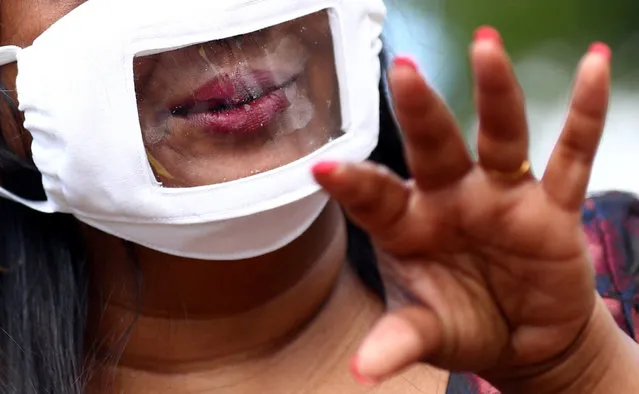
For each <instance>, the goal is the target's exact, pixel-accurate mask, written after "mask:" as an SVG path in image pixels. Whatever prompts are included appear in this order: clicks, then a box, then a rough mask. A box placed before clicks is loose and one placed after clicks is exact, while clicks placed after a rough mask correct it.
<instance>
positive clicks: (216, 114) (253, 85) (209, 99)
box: [171, 71, 294, 135]
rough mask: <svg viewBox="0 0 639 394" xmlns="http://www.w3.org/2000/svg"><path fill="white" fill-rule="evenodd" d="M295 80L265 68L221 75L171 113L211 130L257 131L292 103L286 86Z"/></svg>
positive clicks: (224, 131) (174, 108)
mask: <svg viewBox="0 0 639 394" xmlns="http://www.w3.org/2000/svg"><path fill="white" fill-rule="evenodd" d="M293 82H294V78H291V79H289V80H288V81H284V82H281V81H277V80H276V78H275V76H274V75H273V73H270V72H263V71H252V72H250V73H244V74H240V73H236V74H233V75H223V76H218V77H216V78H214V79H213V80H211V81H209V82H208V83H206V84H204V85H203V86H201V87H200V88H198V89H196V90H195V92H194V93H193V94H192V95H191V96H190V98H189V99H188V100H185V101H183V102H182V103H180V104H178V105H175V106H172V107H171V114H172V115H173V116H175V117H180V118H184V119H186V120H187V121H188V122H189V123H191V124H192V125H194V126H195V127H198V128H200V129H202V130H204V131H206V132H210V133H215V134H242V135H247V134H251V133H255V132H258V131H259V130H261V129H263V128H264V127H266V126H268V125H269V124H271V123H272V122H274V121H275V119H276V118H277V116H278V115H279V114H280V113H282V112H283V111H284V110H285V109H286V108H288V107H289V106H290V102H289V100H288V99H287V97H286V94H285V92H284V88H285V87H286V86H288V85H290V84H291V83H293Z"/></svg>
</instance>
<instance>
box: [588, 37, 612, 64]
mask: <svg viewBox="0 0 639 394" xmlns="http://www.w3.org/2000/svg"><path fill="white" fill-rule="evenodd" d="M588 53H596V54H598V55H600V56H601V57H603V58H604V59H606V60H607V61H610V59H612V51H611V50H610V47H609V46H608V45H606V44H604V43H603V42H600V41H597V42H593V43H592V44H590V47H589V48H588Z"/></svg>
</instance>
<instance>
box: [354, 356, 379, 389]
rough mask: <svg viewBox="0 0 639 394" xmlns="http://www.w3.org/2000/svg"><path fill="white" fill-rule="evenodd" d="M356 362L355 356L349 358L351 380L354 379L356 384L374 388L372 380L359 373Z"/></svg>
mask: <svg viewBox="0 0 639 394" xmlns="http://www.w3.org/2000/svg"><path fill="white" fill-rule="evenodd" d="M357 362H358V360H357V356H354V357H353V358H351V364H350V368H349V369H350V371H351V376H353V379H355V381H356V382H357V383H359V384H361V385H363V386H374V385H375V383H376V382H375V381H374V380H373V379H370V378H367V377H365V376H364V375H362V374H361V373H360V372H359V369H358V368H357Z"/></svg>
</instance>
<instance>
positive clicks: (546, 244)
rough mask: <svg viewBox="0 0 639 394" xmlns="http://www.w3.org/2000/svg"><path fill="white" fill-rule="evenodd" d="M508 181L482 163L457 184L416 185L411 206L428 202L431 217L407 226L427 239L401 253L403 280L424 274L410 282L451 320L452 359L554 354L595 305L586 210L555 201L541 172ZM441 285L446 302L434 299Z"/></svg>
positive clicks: (482, 364) (464, 362) (446, 362)
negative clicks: (508, 184) (432, 188)
mask: <svg viewBox="0 0 639 394" xmlns="http://www.w3.org/2000/svg"><path fill="white" fill-rule="evenodd" d="M473 178H477V179H473ZM477 185H481V187H478V186H477ZM502 189H503V186H502V185H499V184H495V183H494V182H492V181H491V180H490V179H489V178H488V177H487V176H486V174H485V172H484V171H483V170H482V169H480V168H476V169H475V170H473V171H471V172H470V173H469V174H468V175H467V177H466V178H464V179H463V180H461V182H458V183H456V184H454V185H452V186H451V187H450V188H449V190H438V191H437V192H436V193H429V192H426V193H424V192H421V191H419V190H418V189H417V188H415V190H414V191H413V197H412V198H414V199H415V200H416V201H415V202H414V203H413V205H412V209H414V210H416V211H421V212H429V213H430V214H429V215H427V217H424V218H420V220H423V222H425V223H430V224H431V226H429V227H428V228H427V229H425V228H424V226H423V225H419V224H417V223H415V225H414V226H410V227H409V228H406V229H405V230H404V234H405V235H407V236H409V237H415V239H417V238H419V239H422V240H423V241H422V243H421V245H420V249H421V250H420V251H419V252H418V251H415V254H411V256H410V257H400V259H399V261H397V263H398V264H396V265H395V271H396V272H397V273H398V275H406V278H403V279H404V280H403V281H402V282H403V283H416V284H417V285H416V286H410V285H409V286H410V291H411V292H412V293H413V294H414V295H415V296H416V298H417V299H419V300H422V301H423V302H426V303H428V304H429V307H430V308H432V309H434V310H435V311H436V313H437V315H438V316H439V318H440V319H441V320H443V321H444V322H445V324H446V325H447V327H446V331H447V335H448V336H449V338H448V339H447V341H448V342H450V343H449V345H448V346H449V347H451V348H453V349H455V350H454V351H453V352H452V353H448V354H444V355H442V360H441V364H440V365H441V366H445V367H447V368H455V369H463V370H486V369H495V368H497V367H499V368H501V367H502V364H514V365H521V364H527V363H530V364H534V363H537V362H540V361H543V360H545V359H548V358H551V357H553V356H555V355H556V353H557V352H558V349H559V351H561V350H562V349H565V348H566V347H567V346H568V345H569V344H570V342H571V341H572V340H573V339H574V336H575V335H576V333H577V332H578V331H579V329H580V328H581V327H582V326H583V324H584V322H585V320H586V319H587V318H588V316H589V311H590V310H591V308H592V303H593V298H594V297H593V293H592V289H593V287H594V281H593V275H592V273H591V269H590V267H589V266H588V265H586V264H584V245H583V240H582V234H581V231H580V228H579V225H578V223H579V216H578V215H577V214H575V213H574V212H567V211H566V210H564V209H562V208H560V207H558V206H557V205H556V204H554V203H553V202H552V201H550V200H549V199H548V198H547V196H546V195H545V192H544V190H543V188H542V187H541V185H540V184H538V183H536V182H533V181H531V182H530V183H525V184H521V185H519V186H517V187H516V188H514V189H512V190H509V192H508V193H504V192H503V190H502ZM434 206H435V207H447V208H446V209H441V210H439V209H438V210H433V209H431V208H430V207H434ZM409 215H411V214H409ZM411 216H413V215H411ZM551 227H552V228H551ZM413 231H414V232H415V233H412V232H413ZM425 261H427V263H424V262H425ZM407 267H408V269H406V268H407ZM402 271H404V272H402ZM408 278H410V280H407V279H408ZM426 283H428V285H427V286H428V287H429V288H428V289H426V291H423V290H424V289H425V288H426ZM433 287H436V288H437V289H438V291H439V292H441V298H439V297H437V298H439V299H442V300H446V301H445V302H440V303H438V302H436V301H433V300H434V299H435V300H436V299H437V298H434V297H432V296H431V295H430V294H429V293H430V292H431V291H432V288H433ZM557 328H562V330H560V331H558V330H557Z"/></svg>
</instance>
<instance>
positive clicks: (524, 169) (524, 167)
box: [490, 159, 530, 182]
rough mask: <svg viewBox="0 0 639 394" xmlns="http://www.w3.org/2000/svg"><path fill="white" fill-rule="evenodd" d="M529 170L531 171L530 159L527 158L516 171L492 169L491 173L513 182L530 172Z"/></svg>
mask: <svg viewBox="0 0 639 394" xmlns="http://www.w3.org/2000/svg"><path fill="white" fill-rule="evenodd" d="M529 171H530V161H529V160H528V159H526V160H524V161H523V162H521V165H520V166H519V169H518V170H516V171H513V172H503V171H496V170H491V171H490V173H491V174H492V175H494V176H496V177H497V178H500V179H502V180H505V181H510V182H512V181H518V180H519V179H521V178H523V176H524V175H526V174H528V172H529Z"/></svg>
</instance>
